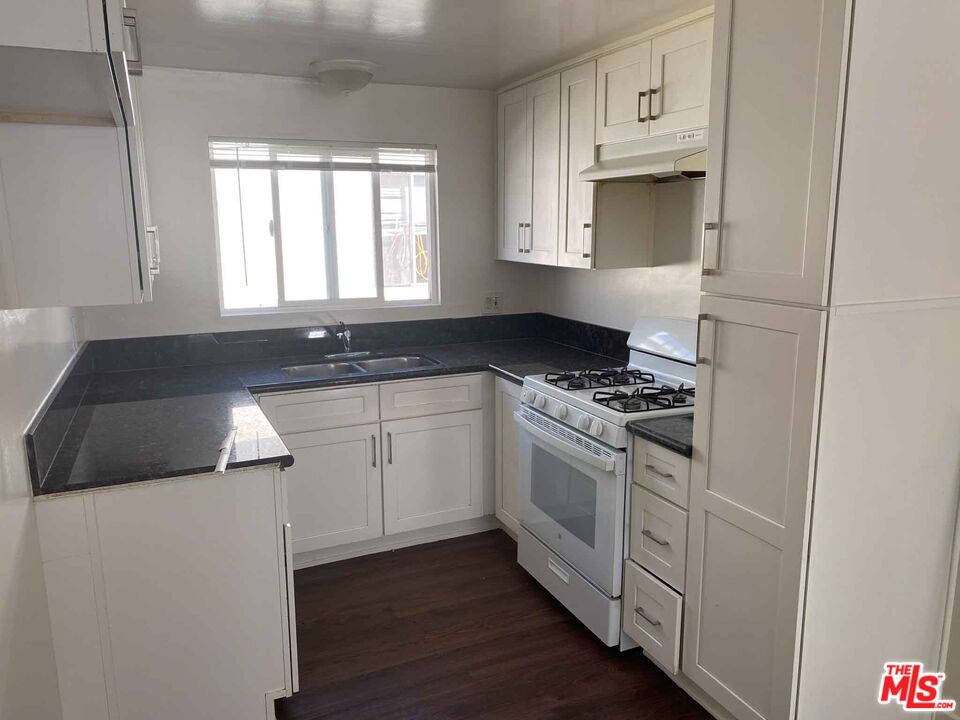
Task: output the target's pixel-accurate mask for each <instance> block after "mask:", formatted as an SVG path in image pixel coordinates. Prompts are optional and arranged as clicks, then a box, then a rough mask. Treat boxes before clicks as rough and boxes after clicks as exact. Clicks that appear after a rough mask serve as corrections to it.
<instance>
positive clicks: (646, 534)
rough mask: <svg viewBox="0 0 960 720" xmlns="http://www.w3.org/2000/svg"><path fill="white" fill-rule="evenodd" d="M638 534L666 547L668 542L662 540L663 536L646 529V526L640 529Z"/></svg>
mask: <svg viewBox="0 0 960 720" xmlns="http://www.w3.org/2000/svg"><path fill="white" fill-rule="evenodd" d="M640 534H641V535H643V536H644V537H646V538H650V539H651V540H653V541H654V542H655V543H656V544H657V545H659V546H660V547H667V545H669V544H670V541H669V540H664V539H663V538H661V537H659V536H657V535H655V534H654V533H653V531H652V530H647V529H646V528H644V529H643V530H641V531H640Z"/></svg>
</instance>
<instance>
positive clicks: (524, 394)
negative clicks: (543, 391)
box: [520, 389, 537, 403]
mask: <svg viewBox="0 0 960 720" xmlns="http://www.w3.org/2000/svg"><path fill="white" fill-rule="evenodd" d="M536 396H537V394H536V393H535V392H534V391H533V390H527V389H523V390H521V391H520V402H523V403H530V402H532V401H533V399H534V398H535V397H536Z"/></svg>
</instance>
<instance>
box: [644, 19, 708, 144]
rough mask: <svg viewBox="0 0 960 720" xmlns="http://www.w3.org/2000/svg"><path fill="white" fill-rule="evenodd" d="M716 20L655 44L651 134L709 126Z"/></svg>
mask: <svg viewBox="0 0 960 720" xmlns="http://www.w3.org/2000/svg"><path fill="white" fill-rule="evenodd" d="M712 48H713V18H706V19H704V20H700V21H699V22H695V23H693V24H692V25H687V26H686V27H682V28H680V29H679V30H674V31H673V32H669V33H666V34H665V35H660V36H659V37H655V38H654V39H653V41H652V42H651V51H650V56H651V62H650V134H651V135H659V134H660V133H670V132H677V131H678V130H687V129H689V128H697V127H703V126H704V125H706V124H707V122H708V120H709V118H708V112H709V107H710V61H711V56H712Z"/></svg>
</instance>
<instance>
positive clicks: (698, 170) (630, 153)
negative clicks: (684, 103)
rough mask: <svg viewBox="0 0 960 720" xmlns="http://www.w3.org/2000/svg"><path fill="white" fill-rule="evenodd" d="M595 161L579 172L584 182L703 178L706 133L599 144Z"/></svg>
mask: <svg viewBox="0 0 960 720" xmlns="http://www.w3.org/2000/svg"><path fill="white" fill-rule="evenodd" d="M597 156H598V158H597V162H596V163H594V164H593V165H591V166H590V167H588V168H587V169H586V170H582V171H581V172H580V179H581V180H585V181H587V182H662V181H665V180H676V179H681V178H685V177H702V176H703V175H704V174H705V173H706V171H707V130H706V128H701V129H698V130H686V131H684V132H680V133H670V134H668V135H661V136H658V137H652V138H644V139H643V140H633V141H630V142H624V143H615V144H613V145H601V146H600V147H599V148H598V150H597Z"/></svg>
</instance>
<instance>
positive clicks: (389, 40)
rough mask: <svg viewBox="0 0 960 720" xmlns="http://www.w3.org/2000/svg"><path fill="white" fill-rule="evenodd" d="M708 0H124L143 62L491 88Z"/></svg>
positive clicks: (386, 81)
mask: <svg viewBox="0 0 960 720" xmlns="http://www.w3.org/2000/svg"><path fill="white" fill-rule="evenodd" d="M710 4H711V0H128V5H130V6H132V7H135V8H137V10H138V14H139V22H138V24H139V25H140V27H141V29H140V37H141V43H142V46H143V59H144V63H145V64H147V65H163V66H167V67H180V68H193V69H198V70H226V71H233V72H252V73H266V74H271V75H293V76H296V75H307V74H308V72H307V65H308V64H309V63H310V61H311V60H317V59H330V58H341V57H349V58H355V59H360V60H370V61H372V62H375V63H377V65H378V66H379V70H378V72H377V76H376V79H375V82H385V83H403V84H413V85H439V86H447V87H466V88H491V89H492V88H496V87H499V86H501V85H504V84H506V83H507V82H509V81H511V80H515V79H518V78H520V77H523V76H525V75H527V74H530V73H532V72H536V71H537V70H540V69H543V68H545V67H548V66H550V65H552V64H554V63H557V62H560V61H562V60H564V59H567V58H570V57H574V56H576V55H579V54H580V53H583V52H587V51H589V50H591V49H593V48H595V47H598V46H600V45H603V44H606V43H608V42H614V41H616V40H619V39H621V38H623V37H626V36H628V35H631V34H634V33H636V32H638V31H639V30H642V29H644V28H645V27H649V26H652V25H656V24H658V23H660V22H663V21H666V20H669V19H671V18H673V17H676V16H678V15H681V14H683V13H686V12H690V11H692V10H695V9H698V8H701V7H706V6H707V5H710Z"/></svg>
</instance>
